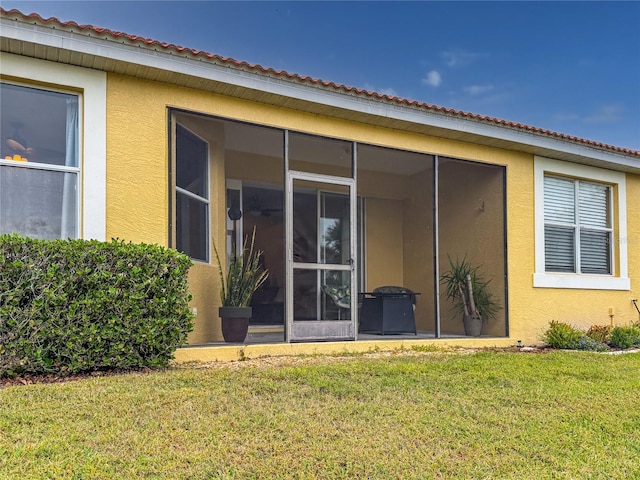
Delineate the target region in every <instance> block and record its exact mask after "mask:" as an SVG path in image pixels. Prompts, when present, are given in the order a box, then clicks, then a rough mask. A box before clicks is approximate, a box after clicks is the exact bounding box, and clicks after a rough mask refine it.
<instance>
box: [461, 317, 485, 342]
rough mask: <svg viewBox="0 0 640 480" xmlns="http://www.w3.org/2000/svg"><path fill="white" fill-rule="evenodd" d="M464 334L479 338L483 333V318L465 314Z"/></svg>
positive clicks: (463, 319) (463, 320) (463, 321)
mask: <svg viewBox="0 0 640 480" xmlns="http://www.w3.org/2000/svg"><path fill="white" fill-rule="evenodd" d="M462 323H463V324H464V334H465V335H467V336H469V337H479V336H480V334H481V333H482V317H481V316H480V315H467V314H464V316H463V318H462Z"/></svg>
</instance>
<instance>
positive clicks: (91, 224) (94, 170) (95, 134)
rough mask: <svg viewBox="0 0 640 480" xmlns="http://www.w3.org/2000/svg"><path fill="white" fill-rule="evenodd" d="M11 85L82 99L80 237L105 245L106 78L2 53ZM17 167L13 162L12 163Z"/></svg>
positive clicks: (77, 69) (91, 72) (58, 64)
mask: <svg viewBox="0 0 640 480" xmlns="http://www.w3.org/2000/svg"><path fill="white" fill-rule="evenodd" d="M0 64H1V65H2V75H3V76H4V75H6V76H7V77H10V80H11V81H9V78H6V79H3V81H6V82H7V83H15V84H17V85H23V86H25V87H34V88H40V89H43V90H52V91H62V92H65V93H72V94H76V95H78V96H79V97H80V99H81V100H80V102H79V106H78V108H79V109H80V111H79V125H80V127H79V128H80V132H79V142H80V145H79V159H78V167H79V169H80V173H79V177H78V208H79V211H80V214H79V216H78V218H77V224H78V237H79V238H84V239H95V240H100V241H105V240H106V218H107V217H106V211H107V208H106V205H107V196H106V188H107V185H106V172H107V168H106V165H107V153H106V152H107V74H106V73H105V72H100V71H96V70H91V69H88V68H81V67H76V66H71V65H64V64H60V63H55V62H49V61H46V60H39V59H34V58H28V57H23V56H20V55H14V54H10V53H0ZM10 164H11V165H14V163H10Z"/></svg>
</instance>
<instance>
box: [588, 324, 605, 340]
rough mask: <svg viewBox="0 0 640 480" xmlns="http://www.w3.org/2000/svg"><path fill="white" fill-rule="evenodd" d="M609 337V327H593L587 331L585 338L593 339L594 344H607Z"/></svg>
mask: <svg viewBox="0 0 640 480" xmlns="http://www.w3.org/2000/svg"><path fill="white" fill-rule="evenodd" d="M610 336H611V326H610V325H593V326H591V327H590V328H589V330H587V337H590V338H592V339H594V340H595V341H596V342H600V343H608V342H609V337H610Z"/></svg>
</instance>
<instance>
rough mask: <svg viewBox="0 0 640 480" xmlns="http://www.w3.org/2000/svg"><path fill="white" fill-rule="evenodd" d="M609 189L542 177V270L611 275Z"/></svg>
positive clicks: (597, 185)
mask: <svg viewBox="0 0 640 480" xmlns="http://www.w3.org/2000/svg"><path fill="white" fill-rule="evenodd" d="M610 197H611V188H610V187H608V186H606V185H601V184H598V183H591V182H585V181H582V180H573V179H567V178H560V177H555V176H550V175H545V177H544V257H545V271H547V272H571V273H597V274H605V275H609V274H611V254H612V252H611V236H612V233H613V229H612V228H611V201H610Z"/></svg>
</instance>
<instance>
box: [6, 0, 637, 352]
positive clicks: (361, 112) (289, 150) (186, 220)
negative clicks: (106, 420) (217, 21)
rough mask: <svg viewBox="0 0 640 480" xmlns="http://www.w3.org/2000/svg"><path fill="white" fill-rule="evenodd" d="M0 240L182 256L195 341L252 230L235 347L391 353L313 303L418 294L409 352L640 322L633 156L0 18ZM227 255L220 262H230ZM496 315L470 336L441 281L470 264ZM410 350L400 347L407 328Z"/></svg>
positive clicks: (208, 337) (330, 306)
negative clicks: (187, 265)
mask: <svg viewBox="0 0 640 480" xmlns="http://www.w3.org/2000/svg"><path fill="white" fill-rule="evenodd" d="M0 21H1V57H0V62H1V63H0V74H1V89H2V90H1V94H0V108H1V112H0V113H1V137H2V138H1V141H2V145H1V149H2V154H1V157H0V233H7V232H18V233H21V234H24V235H30V236H36V237H40V238H60V237H62V238H67V237H77V238H94V239H98V240H108V239H110V238H112V237H117V238H120V239H125V240H130V241H134V242H146V243H157V244H160V245H164V246H167V247H171V248H177V249H179V250H181V251H183V252H185V253H187V254H188V255H190V256H191V257H192V258H193V260H194V263H195V265H194V267H192V269H191V272H190V285H191V291H192V294H193V308H194V312H196V314H197V315H196V317H195V329H194V331H193V332H192V333H191V334H190V337H189V342H190V344H192V345H201V344H207V343H210V342H217V341H221V332H220V320H219V319H218V312H217V310H218V306H219V296H218V289H219V282H218V277H217V266H216V262H215V255H213V244H214V243H213V242H215V245H216V246H218V250H220V251H221V252H222V253H223V255H224V251H225V250H226V252H227V254H229V252H231V251H232V248H234V246H235V245H239V244H240V242H242V239H243V238H244V236H245V235H246V234H247V233H250V232H251V231H253V229H254V228H255V231H256V242H257V245H258V247H259V248H260V249H261V250H262V251H263V252H264V253H263V255H262V258H261V261H262V262H263V263H264V265H265V267H267V268H268V269H269V272H270V276H269V281H268V284H267V285H265V286H264V287H263V288H262V289H261V290H260V291H259V292H258V293H257V294H256V298H254V304H253V306H254V318H253V320H252V327H251V328H252V330H251V331H252V332H260V331H262V332H269V333H270V334H271V335H273V337H271V338H272V339H275V341H277V342H281V343H283V344H289V343H296V342H307V341H317V340H324V341H326V340H341V341H349V340H360V341H362V340H363V339H368V340H371V338H380V339H381V340H385V339H387V338H397V337H393V336H386V335H385V336H382V335H378V336H374V335H372V334H370V333H369V334H366V335H365V334H364V333H362V332H360V331H359V328H358V321H359V319H358V312H359V303H360V302H359V300H361V299H362V295H355V294H352V295H351V297H350V303H349V304H347V305H346V306H344V305H342V306H339V305H337V304H336V303H335V302H333V301H332V299H331V298H330V297H329V296H328V295H327V294H326V293H325V290H324V289H323V287H324V286H325V285H333V286H347V287H348V288H349V289H350V291H352V292H356V291H357V292H372V291H373V290H374V289H375V288H376V287H379V286H382V285H396V286H402V287H406V288H409V289H411V290H412V291H414V292H418V293H419V294H420V295H418V296H417V302H416V304H415V311H414V316H415V325H416V329H417V335H414V334H413V333H409V334H407V335H403V336H402V338H405V337H406V338H417V339H423V340H425V341H433V342H443V343H451V342H456V343H466V344H468V345H474V344H477V345H482V344H484V345H486V344H492V345H493V344H495V345H509V344H511V345H513V344H515V343H516V341H518V340H521V341H522V342H524V343H537V342H539V341H540V334H541V333H542V332H543V331H544V330H545V329H546V327H547V325H548V323H549V321H551V320H558V321H565V322H569V323H573V324H576V325H580V326H583V327H588V326H590V325H594V324H599V325H602V324H609V323H610V322H613V323H614V324H616V325H618V324H626V323H629V322H631V321H637V320H638V319H639V315H640V312H639V311H638V309H637V307H636V305H635V304H634V300H636V299H638V298H639V297H640V221H639V220H640V152H638V151H632V150H628V149H623V148H617V147H614V146H610V145H603V144H600V143H597V142H593V141H589V140H584V139H580V138H574V137H570V136H567V135H563V134H560V133H556V132H551V131H546V130H541V129H538V128H533V127H529V126H526V125H521V124H517V123H512V122H507V121H502V120H498V119H494V118H486V117H482V116H479V115H474V114H469V113H465V112H460V111H455V110H450V109H446V108H441V107H436V106H433V105H428V104H424V103H420V102H416V101H411V100H404V99H400V98H395V97H391V96H388V95H382V94H377V93H374V92H368V91H363V90H358V89H355V88H350V87H346V86H343V85H336V84H334V83H330V82H324V81H319V80H315V79H311V78H308V77H301V76H298V75H291V74H288V73H286V72H280V71H275V70H273V69H269V68H263V67H260V66H256V65H249V64H247V63H243V62H239V61H236V60H233V59H230V58H222V57H220V56H216V55H212V54H208V53H205V52H199V51H192V50H188V49H184V48H181V47H176V46H174V45H167V44H162V43H159V42H157V41H152V40H148V39H143V38H140V37H135V36H130V35H125V34H121V33H115V32H111V31H108V30H104V29H98V28H94V27H90V26H83V27H80V26H78V25H76V24H75V23H72V22H71V23H62V22H60V21H58V20H56V19H48V20H44V19H42V18H40V17H39V16H37V15H29V16H25V15H23V14H22V13H20V12H18V11H15V10H14V11H10V12H7V11H5V10H2V14H1V16H0ZM225 246H226V248H225ZM465 256H466V258H467V259H468V260H470V261H471V262H473V263H474V264H475V265H482V272H483V275H484V276H485V277H486V278H490V279H491V283H490V286H491V289H492V292H493V294H494V296H495V297H496V298H497V299H498V300H499V303H500V305H501V307H502V308H501V309H500V310H499V312H498V314H497V317H496V318H495V319H494V320H492V321H491V322H486V323H485V325H484V328H483V331H482V336H481V337H473V338H468V337H467V336H466V335H465V332H464V329H463V326H462V321H461V319H460V315H457V314H456V313H455V311H454V310H453V308H452V305H451V304H450V303H449V302H448V301H447V300H446V298H445V297H444V296H443V292H442V287H441V285H440V282H439V281H438V279H439V278H440V276H441V275H442V273H443V272H444V271H445V270H446V269H447V268H448V265H449V260H448V258H449V257H451V258H462V257H465ZM405 333H406V332H405Z"/></svg>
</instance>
